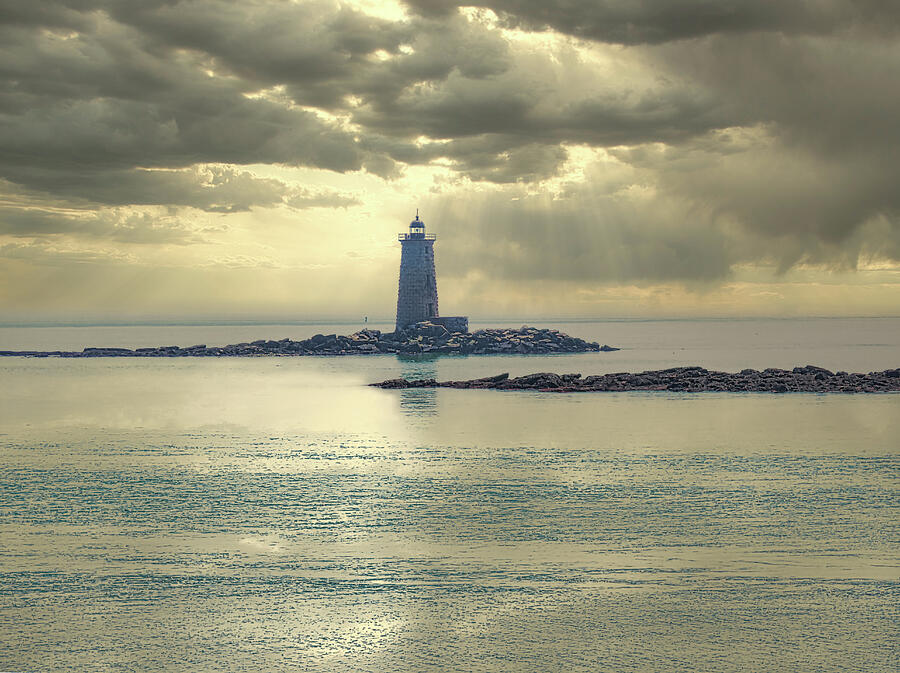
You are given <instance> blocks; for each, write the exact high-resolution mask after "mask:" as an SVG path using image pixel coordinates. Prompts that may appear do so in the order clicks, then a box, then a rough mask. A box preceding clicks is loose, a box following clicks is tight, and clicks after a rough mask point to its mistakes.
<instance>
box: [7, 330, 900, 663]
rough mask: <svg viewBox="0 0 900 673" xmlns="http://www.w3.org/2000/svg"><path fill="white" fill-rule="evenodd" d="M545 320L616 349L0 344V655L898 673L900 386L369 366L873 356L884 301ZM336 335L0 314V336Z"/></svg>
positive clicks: (150, 340)
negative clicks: (395, 352)
mask: <svg viewBox="0 0 900 673" xmlns="http://www.w3.org/2000/svg"><path fill="white" fill-rule="evenodd" d="M373 326H374V327H378V326H377V325H373ZM554 326H556V327H558V328H560V329H562V330H564V331H566V332H569V333H570V334H573V335H575V336H580V337H584V338H591V339H594V340H598V341H600V342H601V343H609V344H611V345H616V346H621V347H623V349H624V350H622V351H619V352H617V353H597V354H594V353H591V354H580V355H565V356H480V357H442V358H437V359H427V358H425V359H421V358H420V359H415V358H412V359H401V358H397V357H393V356H371V357H322V358H316V357H301V358H178V359H149V358H139V359H78V360H64V359H56V358H50V359H26V358H2V359H0V381H2V386H0V433H2V434H0V539H2V545H0V669H2V670H50V671H56V670H170V671H175V670H245V671H258V670H276V671H277V670H298V669H299V670H310V671H394V670H398V671H419V670H446V671H596V670H617V671H619V670H621V671H662V670H666V671H773V670H790V671H895V670H896V669H897V663H898V656H900V652H898V647H897V644H896V643H897V642H898V637H900V629H898V626H897V625H898V623H900V609H898V607H897V606H898V605H900V546H898V533H900V528H898V520H897V506H898V503H900V499H898V496H900V482H898V477H900V458H898V449H900V397H898V396H897V395H807V394H793V395H759V394H718V393H709V394H694V395H692V394H683V393H602V394H582V395H559V394H552V393H500V392H496V391H461V390H433V389H430V390H401V391H386V390H380V389H375V388H370V387H367V386H366V385H364V384H366V383H370V382H373V381H378V380H382V379H384V378H391V377H395V376H405V377H435V378H438V379H445V378H470V377H473V376H483V375H488V374H494V373H498V372H501V371H510V372H512V373H514V374H517V373H526V372H534V371H557V372H569V371H572V372H574V371H578V372H583V373H600V372H604V371H626V370H630V371H635V370H639V369H647V368H663V367H668V366H676V365H680V364H700V365H703V366H707V367H710V368H720V369H726V370H730V371H733V370H738V369H741V368H743V367H757V368H762V367H767V366H779V367H790V366H795V365H802V364H807V363H810V364H817V365H821V366H825V367H829V368H832V369H846V370H848V371H870V370H874V369H885V368H888V367H897V366H898V365H900V320H898V319H840V320H747V321H743V320H738V321H649V322H627V321H623V322H609V323H569V324H562V323H557V324H555V325H554ZM358 327H361V325H360V326H340V325H335V326H332V327H329V326H323V325H286V326H202V327H200V326H196V327H191V326H167V327H146V326H141V327H116V328H104V327H91V328H65V327H60V328H55V327H54V328H49V327H48V328H2V329H0V349H15V348H47V349H50V348H72V349H80V348H82V347H84V346H91V345H105V346H129V347H137V346H145V345H146V346H151V345H167V344H169V343H171V344H177V345H182V346H186V345H191V344H192V343H208V344H210V345H212V344H221V343H232V342H235V341H241V340H253V339H257V338H275V339H279V338H283V337H286V336H290V337H292V338H301V337H306V336H309V335H311V334H313V333H316V332H324V333H328V332H344V333H346V332H351V331H354V330H355V329H357V328H358ZM477 327H478V325H473V328H477ZM292 330H293V331H292ZM42 340H43V341H42Z"/></svg>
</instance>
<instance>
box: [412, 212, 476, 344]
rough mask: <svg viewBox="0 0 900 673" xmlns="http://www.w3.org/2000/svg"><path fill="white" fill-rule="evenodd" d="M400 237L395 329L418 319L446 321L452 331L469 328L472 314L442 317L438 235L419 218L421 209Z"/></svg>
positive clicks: (437, 321)
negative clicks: (436, 255)
mask: <svg viewBox="0 0 900 673" xmlns="http://www.w3.org/2000/svg"><path fill="white" fill-rule="evenodd" d="M398 238H399V240H400V245H401V248H402V250H401V253H400V282H399V287H398V290H397V323H396V326H395V329H396V330H397V331H398V332H399V331H400V330H402V329H404V328H406V327H409V326H410V325H413V324H415V323H417V322H424V321H429V322H432V323H435V324H437V325H443V326H444V327H446V328H447V329H448V330H449V331H451V332H466V331H468V328H469V320H468V318H465V317H460V316H454V317H445V318H441V317H440V312H439V311H438V292H437V278H436V277H435V273H434V242H435V240H436V238H437V237H436V236H435V235H434V234H426V233H425V223H424V222H423V221H422V220H420V219H419V211H416V219H414V220H413V221H412V222H410V223H409V231H408V232H407V233H401V234H400V235H399V236H398Z"/></svg>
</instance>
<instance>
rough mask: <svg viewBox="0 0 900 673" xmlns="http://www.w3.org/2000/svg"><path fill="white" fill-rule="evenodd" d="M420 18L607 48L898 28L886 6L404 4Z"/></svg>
mask: <svg viewBox="0 0 900 673" xmlns="http://www.w3.org/2000/svg"><path fill="white" fill-rule="evenodd" d="M405 3H406V5H408V6H409V7H410V8H412V9H414V10H416V11H418V12H419V13H421V14H422V15H424V16H429V17H446V16H448V15H451V14H453V13H454V12H455V11H456V10H457V9H458V8H459V7H481V8H485V9H491V10H493V11H494V12H496V13H497V14H498V15H499V16H500V17H501V19H502V20H503V23H504V24H505V25H507V26H509V27H513V28H521V29H525V30H547V29H552V30H556V31H559V32H561V33H566V34H568V35H572V36H575V37H580V38H587V39H591V40H598V41H601V42H609V43H615V44H627V45H636V44H658V43H662V42H669V41H673V40H684V39H689V38H696V37H702V36H705V35H712V34H717V33H730V34H735V33H748V32H757V31H766V32H778V33H784V34H822V33H831V32H834V31H837V30H842V29H846V28H849V27H854V26H859V25H863V26H867V27H869V28H871V29H878V30H882V29H884V28H885V27H886V26H887V27H889V26H890V22H896V21H898V20H900V7H898V5H897V3H896V2H893V0H786V1H785V2H760V1H759V0H647V1H644V2H622V1H621V0H566V1H560V0H557V1H553V0H465V1H464V2H453V1H452V0H447V1H445V0H405Z"/></svg>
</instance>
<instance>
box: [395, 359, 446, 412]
mask: <svg viewBox="0 0 900 673" xmlns="http://www.w3.org/2000/svg"><path fill="white" fill-rule="evenodd" d="M438 358H440V355H438V354H436V353H427V354H423V355H398V356H397V360H398V361H399V362H400V377H401V378H404V379H436V378H437V376H438V374H437V371H438V367H437V365H438V363H437V361H438ZM398 392H399V393H400V410H401V411H402V412H403V413H404V414H405V415H407V416H416V417H428V416H435V415H437V390H435V389H434V388H408V389H404V390H400V391H398Z"/></svg>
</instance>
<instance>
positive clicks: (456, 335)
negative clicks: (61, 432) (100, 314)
mask: <svg viewBox="0 0 900 673" xmlns="http://www.w3.org/2000/svg"><path fill="white" fill-rule="evenodd" d="M615 350H619V349H618V348H613V347H611V346H606V345H604V346H601V345H600V344H598V343H596V342H592V341H585V340H584V339H579V338H577V337H572V336H569V335H568V334H564V333H563V332H560V331H558V330H555V329H539V328H536V327H528V326H523V327H521V328H520V329H482V330H477V331H475V332H452V331H450V330H448V329H447V328H446V327H445V326H443V325H439V324H436V323H432V322H429V321H422V322H419V323H415V324H413V325H410V326H409V327H407V328H406V329H403V330H399V331H396V332H387V333H382V332H381V331H379V330H372V329H364V330H360V331H359V332H356V333H354V334H351V335H349V336H339V335H337V334H316V335H315V336H313V337H310V338H309V339H304V340H302V341H294V340H292V339H281V340H279V341H272V340H266V339H260V340H259V341H253V342H249V343H239V344H232V345H230V346H207V345H206V344H199V345H196V346H188V347H187V348H182V347H179V346H159V347H156V348H135V349H130V348H85V349H84V350H82V351H0V356H25V357H63V358H103V357H106V358H108V357H166V358H174V357H241V356H262V355H269V356H272V355H275V356H278V355H281V356H297V355H376V354H379V353H399V354H421V353H435V354H438V353H443V354H454V355H487V354H501V355H502V354H516V355H528V354H534V355H546V354H548V353H582V352H590V351H615Z"/></svg>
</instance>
